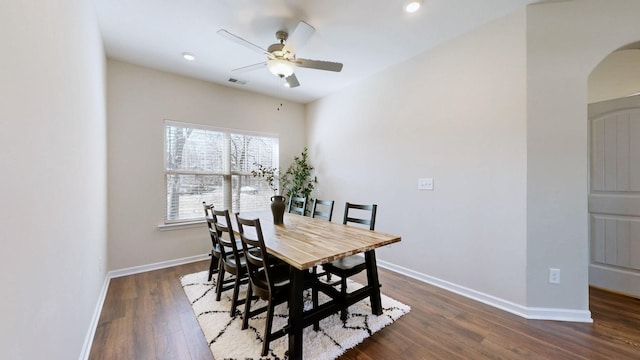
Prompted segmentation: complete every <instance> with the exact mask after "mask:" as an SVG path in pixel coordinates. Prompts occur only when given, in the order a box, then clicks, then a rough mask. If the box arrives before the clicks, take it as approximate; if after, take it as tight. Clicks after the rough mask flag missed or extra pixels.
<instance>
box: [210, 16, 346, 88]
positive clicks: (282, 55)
mask: <svg viewBox="0 0 640 360" xmlns="http://www.w3.org/2000/svg"><path fill="white" fill-rule="evenodd" d="M315 31H316V29H314V28H313V26H311V25H309V24H307V23H306V22H304V21H300V22H299V23H298V25H297V26H296V28H295V30H293V33H291V36H289V33H287V32H286V31H283V30H280V31H277V32H276V39H278V42H277V43H275V44H271V45H270V46H269V47H268V48H267V49H266V50H265V49H263V48H261V47H260V46H258V45H255V44H253V43H251V42H249V41H247V40H245V39H243V38H241V37H240V36H237V35H234V34H232V33H230V32H228V31H227V30H225V29H220V30H218V35H220V36H222V37H224V38H225V39H228V40H231V41H233V42H235V43H237V44H240V45H242V46H244V47H246V48H249V49H251V50H253V51H256V52H259V53H261V54H264V55H267V60H266V61H264V62H261V63H258V64H253V65H249V66H244V67H240V68H237V69H233V70H231V71H233V72H238V73H240V72H247V71H252V70H257V69H262V68H264V67H265V66H266V67H267V68H268V69H269V71H271V73H273V74H274V75H276V76H278V77H280V78H282V79H284V80H285V85H286V86H288V87H292V88H293V87H297V86H300V83H299V82H298V78H297V77H296V74H295V73H294V70H295V68H296V67H302V68H308V69H316V70H327V71H335V72H340V71H341V70H342V64H341V63H337V62H331V61H321V60H309V59H301V58H298V57H297V56H296V51H297V50H298V49H300V48H302V46H304V45H305V44H306V42H307V40H309V38H310V37H311V35H313V33H314V32H315Z"/></svg>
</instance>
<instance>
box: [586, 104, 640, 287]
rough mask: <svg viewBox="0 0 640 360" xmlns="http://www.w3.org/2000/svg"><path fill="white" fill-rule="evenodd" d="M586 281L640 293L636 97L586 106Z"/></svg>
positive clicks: (638, 112)
mask: <svg viewBox="0 0 640 360" xmlns="http://www.w3.org/2000/svg"><path fill="white" fill-rule="evenodd" d="M589 125H590V136H591V139H590V140H591V141H590V147H591V149H590V193H589V216H590V242H591V243H590V249H591V263H590V266H589V283H590V284H591V285H593V286H597V287H601V288H605V289H609V290H612V291H616V292H620V293H624V294H628V295H632V296H635V297H640V96H633V97H627V98H621V99H614V100H609V101H603V102H599V103H595V104H590V105H589Z"/></svg>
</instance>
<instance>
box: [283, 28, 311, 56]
mask: <svg viewBox="0 0 640 360" xmlns="http://www.w3.org/2000/svg"><path fill="white" fill-rule="evenodd" d="M314 32H316V29H315V28H314V27H313V26H311V25H309V24H307V23H306V22H304V21H300V22H299V23H298V25H297V26H296V28H295V30H293V32H292V33H291V35H289V38H288V39H287V43H286V44H285V46H284V48H283V50H284V51H289V52H290V53H292V54H295V53H296V51H298V50H300V49H301V48H302V47H303V46H304V45H305V44H306V43H307V41H309V38H310V37H311V35H313V33H314Z"/></svg>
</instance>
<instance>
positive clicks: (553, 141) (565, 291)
mask: <svg viewBox="0 0 640 360" xmlns="http://www.w3.org/2000/svg"><path fill="white" fill-rule="evenodd" d="M638 14H640V2H638V1H636V0H609V1H600V0H582V1H570V2H558V3H548V4H542V5H532V6H529V7H528V10H527V129H528V130H527V143H528V147H527V153H528V156H527V189H528V190H527V194H528V195H527V204H528V205H527V213H528V216H527V223H528V226H527V238H528V248H527V265H528V266H527V274H528V278H527V288H528V289H527V292H528V296H527V303H528V304H529V306H530V307H541V308H545V307H555V308H567V309H578V310H586V309H588V271H587V269H588V263H589V257H588V254H589V252H588V241H589V240H588V239H589V237H588V221H587V219H588V214H587V176H588V168H587V164H588V157H587V155H588V153H587V151H588V147H587V79H588V77H589V74H590V73H591V71H592V70H593V69H594V68H595V67H596V65H597V64H598V63H600V62H601V61H602V60H603V59H604V58H605V57H606V56H607V55H609V54H610V53H611V52H612V51H614V50H615V49H618V48H620V47H622V46H624V45H627V44H630V43H633V42H637V41H638V40H640V27H639V26H638V19H637V15H638ZM550 267H555V268H559V269H561V272H562V275H561V284H560V285H550V284H548V281H547V280H548V269H549V268H550Z"/></svg>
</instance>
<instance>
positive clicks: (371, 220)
mask: <svg viewBox="0 0 640 360" xmlns="http://www.w3.org/2000/svg"><path fill="white" fill-rule="evenodd" d="M377 209H378V205H376V204H373V205H360V204H351V203H346V205H345V206H344V219H343V221H342V223H343V224H345V225H346V224H348V223H357V224H363V225H369V230H374V229H375V227H376V210H377ZM349 210H362V211H368V212H369V216H368V217H365V216H364V215H363V213H362V211H361V212H358V215H356V216H357V217H355V216H352V215H353V211H352V212H351V214H349Z"/></svg>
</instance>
